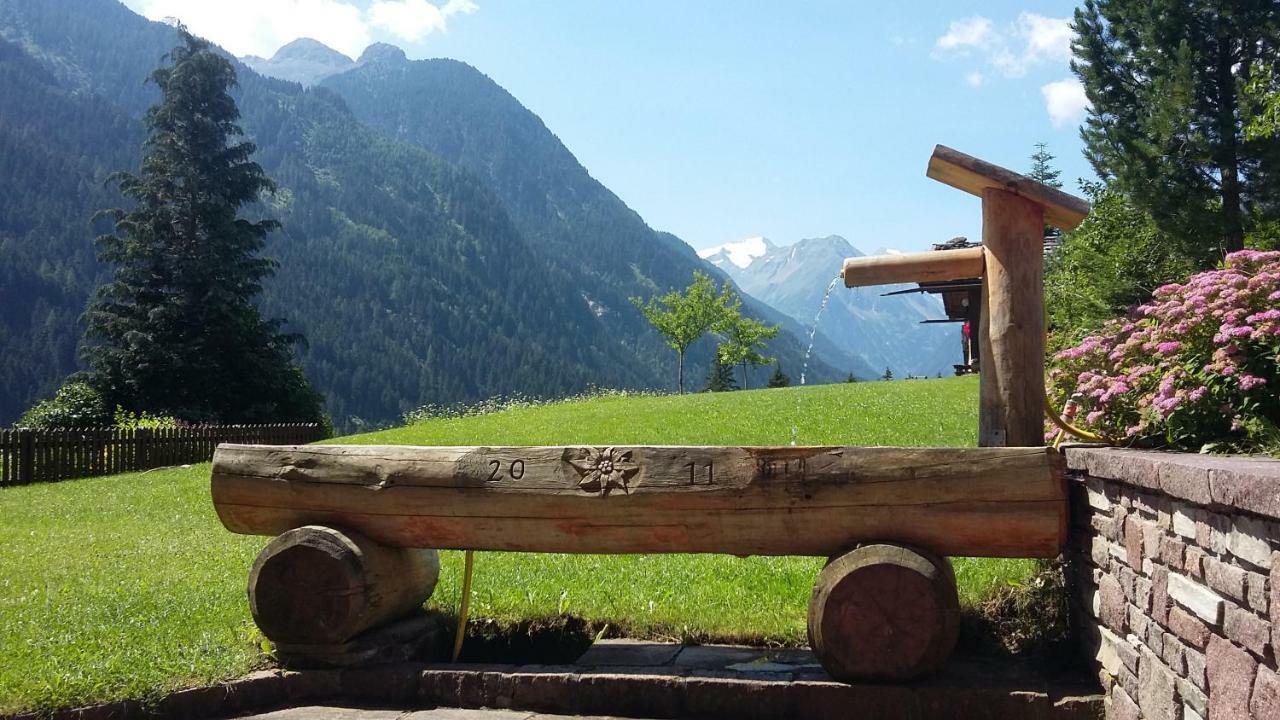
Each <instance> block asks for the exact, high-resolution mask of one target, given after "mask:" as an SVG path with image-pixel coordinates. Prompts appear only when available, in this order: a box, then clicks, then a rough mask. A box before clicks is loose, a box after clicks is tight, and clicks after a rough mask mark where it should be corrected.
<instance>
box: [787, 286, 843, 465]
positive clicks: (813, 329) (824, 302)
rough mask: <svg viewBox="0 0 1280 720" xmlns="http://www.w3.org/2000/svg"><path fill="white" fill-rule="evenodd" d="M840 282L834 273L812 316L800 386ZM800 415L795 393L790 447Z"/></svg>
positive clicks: (797, 395) (794, 442) (796, 436)
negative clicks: (823, 320)
mask: <svg viewBox="0 0 1280 720" xmlns="http://www.w3.org/2000/svg"><path fill="white" fill-rule="evenodd" d="M840 280H841V275H840V273H836V276H835V277H834V278H832V279H831V282H830V283H827V289H826V291H825V292H823V293H822V304H821V305H819V306H818V314H817V315H814V316H813V325H812V326H810V327H809V347H807V348H805V351H804V366H803V367H801V368H800V385H802V386H803V385H804V379H805V375H806V374H807V373H808V372H809V356H810V355H812V354H813V339H814V337H816V336H817V334H818V321H819V320H821V319H822V313H823V311H824V310H826V309H827V303H828V302H829V301H830V300H831V291H832V290H834V289H835V287H836V285H837V284H838V283H839V282H840ZM800 414H801V407H800V394H799V393H796V415H795V420H794V421H792V423H791V444H792V446H794V445H795V444H796V443H797V442H798V441H799V440H800V427H799V425H798V423H799V422H800Z"/></svg>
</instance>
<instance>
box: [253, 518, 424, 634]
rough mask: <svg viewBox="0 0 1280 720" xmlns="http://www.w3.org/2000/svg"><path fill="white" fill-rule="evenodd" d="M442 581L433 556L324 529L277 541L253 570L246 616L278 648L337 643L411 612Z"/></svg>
mask: <svg viewBox="0 0 1280 720" xmlns="http://www.w3.org/2000/svg"><path fill="white" fill-rule="evenodd" d="M439 576H440V559H439V557H437V555H436V551H435V550H421V549H417V548H403V547H388V546H385V545H379V544H377V543H375V542H373V541H372V540H370V539H368V538H367V537H365V536H363V535H361V534H360V533H357V532H353V531H351V530H346V529H343V530H338V529H336V528H332V527H323V526H319V525H305V526H302V527H294V528H292V529H290V530H288V531H287V532H284V533H283V534H281V535H280V536H279V537H277V538H276V539H275V540H272V541H271V543H270V544H268V545H267V546H266V547H265V548H263V550H262V552H261V553H259V554H258V557H257V559H256V560H254V562H253V567H252V568H251V569H250V571H249V611H250V613H251V614H252V615H253V619H254V622H256V623H257V624H258V628H259V629H260V630H262V634H263V635H266V636H267V637H268V638H269V639H271V640H273V641H275V642H277V643H295V644H296V643H305V644H340V643H345V642H347V641H348V640H350V639H351V638H353V637H355V636H357V635H359V634H360V633H361V632H363V631H365V630H367V629H369V628H372V627H374V626H375V625H379V624H381V623H384V622H387V621H390V620H395V619H397V618H400V617H404V616H406V615H409V614H411V613H413V612H414V611H416V610H418V609H419V608H421V607H422V604H423V602H425V601H426V599H427V598H429V597H431V593H432V591H433V590H434V589H435V586H436V581H437V579H439Z"/></svg>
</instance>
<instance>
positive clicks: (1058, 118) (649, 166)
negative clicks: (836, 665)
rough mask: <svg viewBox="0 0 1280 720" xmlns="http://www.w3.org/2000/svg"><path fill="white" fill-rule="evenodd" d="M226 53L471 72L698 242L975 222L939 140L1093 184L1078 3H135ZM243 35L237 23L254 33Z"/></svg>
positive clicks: (949, 233)
mask: <svg viewBox="0 0 1280 720" xmlns="http://www.w3.org/2000/svg"><path fill="white" fill-rule="evenodd" d="M126 4H127V5H129V6H130V7H132V8H134V9H135V10H139V11H141V12H143V13H144V14H146V15H148V16H150V17H153V18H157V19H158V18H160V17H165V16H177V17H179V18H181V19H183V20H184V21H185V22H186V23H187V24H188V25H189V26H190V27H191V29H192V30H193V31H195V32H197V33H199V34H203V35H205V36H207V37H209V38H210V39H212V40H214V41H215V42H218V43H220V44H222V45H223V46H225V47H227V48H228V49H230V50H231V51H233V52H235V53H237V54H246V53H254V54H261V55H270V54H271V53H272V52H274V50H275V49H276V48H277V47H278V46H279V45H281V44H283V43H285V42H288V41H289V40H292V39H295V38H296V37H301V36H308V37H315V38H316V39H319V40H321V41H323V42H326V43H327V44H329V45H331V46H333V47H335V48H337V49H339V50H341V51H343V52H346V53H348V54H351V55H353V56H354V55H358V54H359V51H360V50H361V49H362V48H363V47H364V46H365V45H366V44H368V43H369V42H372V41H386V42H391V43H394V44H396V45H399V46H401V47H403V48H405V50H406V51H407V52H408V54H409V56H410V57H414V58H423V57H450V58H456V59H459V60H463V61H466V62H468V63H471V64H472V65H474V66H476V67H477V68H479V69H480V70H482V71H483V72H485V73H487V74H488V75H489V76H490V77H492V78H493V79H494V80H496V81H497V82H498V83H499V84H501V85H502V86H503V87H505V88H507V89H508V90H509V91H511V93H512V94H514V95H515V96H516V97H517V98H519V99H520V101H521V102H523V103H524V104H525V105H526V106H527V107H529V108H530V109H531V110H533V111H534V112H535V113H537V114H538V115H539V116H541V117H542V119H543V121H545V122H546V124H547V126H548V127H549V128H550V129H551V130H552V131H553V132H554V133H556V135H558V136H559V137H560V139H561V140H562V141H563V142H564V143H565V145H567V146H568V147H569V149H570V150H571V151H572V152H573V153H574V154H575V155H576V156H577V157H578V159H579V160H580V161H581V162H582V164H583V165H585V166H586V167H587V169H588V170H589V171H590V172H591V174H592V175H593V176H595V177H596V178H598V179H599V180H600V181H601V182H603V183H604V184H605V185H607V186H608V187H609V188H610V189H612V190H613V191H614V192H615V193H617V194H618V196H619V197H621V198H622V199H623V201H625V202H626V203H627V204H628V205H630V206H631V207H632V208H633V209H635V210H636V211H637V212H638V213H640V215H641V216H643V217H644V219H645V220H646V221H648V223H649V224H650V225H652V226H653V227H655V228H658V229H661V230H668V231H670V232H673V233H675V234H676V235H679V236H680V237H681V238H683V239H684V240H685V241H687V242H688V243H689V244H691V245H693V246H694V247H695V248H703V247H707V246H709V245H715V244H719V243H722V242H725V241H730V240H735V239H740V238H743V237H747V236H752V235H765V236H767V237H769V238H771V239H772V240H774V241H775V242H779V243H787V242H791V241H794V240H797V239H799V238H803V237H813V236H818V235H827V234H831V233H835V234H840V235H844V236H845V237H847V238H849V240H850V241H852V242H853V243H854V244H855V245H857V246H859V247H861V248H863V249H864V250H868V251H870V250H873V249H875V248H880V247H891V248H898V249H904V250H912V249H923V248H926V247H927V246H928V244H929V243H931V242H938V241H941V240H945V239H948V238H950V237H953V236H955V235H968V236H969V237H973V238H976V237H978V236H979V234H980V224H981V223H980V214H979V201H978V199H977V198H974V197H972V196H969V195H965V194H963V193H961V192H959V191H957V190H953V189H951V188H948V187H945V186H943V185H940V184H938V183H936V182H934V181H932V180H929V179H927V178H926V177H925V176H924V169H925V165H926V162H927V160H928V157H929V153H930V152H931V151H932V148H933V146H934V144H936V143H943V144H946V145H950V146H952V147H955V148H957V149H959V150H962V151H965V152H968V153H970V154H973V155H977V156H979V157H982V158H984V159H986V160H990V161H992V162H995V163H997V164H1001V165H1005V166H1008V167H1011V168H1013V169H1017V170H1025V169H1026V166H1027V165H1028V156H1029V155H1030V154H1031V152H1032V151H1033V149H1034V148H1033V145H1034V143H1036V142H1038V141H1044V142H1048V143H1049V146H1050V150H1051V151H1052V152H1053V153H1054V154H1056V155H1057V156H1058V160H1057V165H1058V166H1059V168H1060V169H1061V170H1062V171H1063V179H1064V180H1065V181H1066V183H1067V189H1068V190H1072V191H1074V189H1075V186H1076V179H1077V178H1079V177H1092V175H1093V174H1092V171H1091V170H1090V168H1089V166H1088V164H1087V162H1085V160H1084V159H1083V158H1082V157H1081V154H1080V149H1081V143H1080V140H1079V137H1078V132H1077V127H1078V124H1079V121H1080V118H1081V114H1082V112H1083V105H1082V102H1083V101H1082V96H1081V93H1080V91H1079V88H1078V85H1077V84H1076V83H1074V81H1073V76H1072V75H1071V72H1070V69H1069V67H1068V57H1067V52H1066V45H1067V42H1068V41H1069V36H1068V31H1067V29H1066V26H1065V24H1064V21H1065V20H1066V19H1068V18H1070V16H1071V12H1072V10H1073V8H1074V3H1070V2H1019V3H1014V2H993V1H987V2H954V1H953V2H899V3H868V2H853V1H850V0H846V1H844V2H806V3H794V4H790V3H778V2H776V1H775V2H767V3H766V2H755V1H751V0H733V1H730V0H715V1H713V0H699V1H697V2H688V1H687V0H686V1H683V2H675V1H666V0H652V1H650V2H644V3H638V2H620V1H617V2H615V1H612V0H609V1H602V0H555V1H554V2H548V1H538V0H448V1H447V2H446V0H437V2H435V3H434V4H433V3H431V2H429V1H428V0H222V2H219V3H208V2H206V1H205V0H127V2H126ZM246 27H247V28H249V29H248V30H246Z"/></svg>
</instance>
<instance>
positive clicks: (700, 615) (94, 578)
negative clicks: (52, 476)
mask: <svg viewBox="0 0 1280 720" xmlns="http://www.w3.org/2000/svg"><path fill="white" fill-rule="evenodd" d="M976 398H977V382H976V380H975V379H974V378H960V379H947V380H918V381H900V382H894V383H858V384H843V385H828V386H817V387H807V388H788V389H783V390H767V391H748V392H737V393H724V394H717V395H705V394H703V395H692V396H684V397H670V396H659V397H648V396H640V397H636V396H632V397H620V396H605V397H599V398H594V399H590V400H584V401H574V402H565V403H554V404H550V405H544V406H540V407H522V408H515V409H510V410H506V411H503V412H498V413H493V414H488V415H479V416H472V417H462V418H449V419H439V420H431V421H427V422H424V423H421V424H417V425H413V426H409V427H402V428H396V429H393V430H386V431H382V432H377V433H370V434H366V435H359V436H353V437H347V438H341V439H339V440H337V441H335V442H345V443H401V444H434V445H448V444H458V445H464V444H465V445H470V444H488V445H497V444H512V445H533V444H554V445H560V444H579V443H581V444H606V443H620V444H642V443H645V444H708V445H723V444H744V445H757V444H759V445H769V444H786V443H788V442H790V440H791V426H792V424H795V425H796V426H797V427H798V430H799V442H800V443H801V444H806V445H808V444H862V445H952V446H971V445H973V444H974V442H975V430H976V424H977V423H976ZM208 475H209V466H208V465H207V464H201V465H195V466H192V467H190V468H175V469H165V470H155V471H151V472H146V473H132V474H127V475H117V476H112V477H105V478H94V479H85V480H74V481H68V482H62V483H57V484H52V485H39V486H31V487H20V488H11V489H6V490H2V491H0V518H3V521H0V568H2V576H0V713H6V712H14V711H19V710H23V709H31V708H50V707H59V706H68V705H77V704H84V703H89V702H96V701H104V700H112V699H119V698H122V697H136V698H148V697H154V696H156V695H159V694H161V693H163V692H165V691H167V690H171V689H174V688H177V687H181V686H187V685H194V684H200V683H207V682H210V681H214V680H218V679H223V678H230V677H234V676H237V675H240V674H243V673H245V672H247V671H248V670H250V669H252V668H254V667H255V666H258V665H260V664H262V663H264V662H265V660H264V658H263V656H262V654H261V651H260V647H259V641H260V638H259V636H258V635H257V633H256V631H255V629H254V627H253V623H252V621H251V619H250V617H249V611H248V605H247V602H246V600H245V594H244V593H245V590H244V588H245V580H246V578H247V576H248V569H249V565H250V563H251V562H252V560H253V557H254V555H255V554H256V553H257V552H258V551H259V550H260V549H261V548H262V547H263V546H264V545H265V544H266V543H267V538H258V537H243V536H238V535H232V534H231V533H229V532H227V531H225V530H224V529H223V528H222V526H221V525H220V524H219V523H218V521H217V519H216V517H215V516H214V513H213V509H212V506H211V504H210V501H209V490H208ZM443 560H444V572H443V575H442V578H441V581H440V585H439V587H438V589H437V591H436V595H435V597H434V598H433V599H432V602H433V603H435V604H436V605H437V606H438V607H440V608H441V609H443V610H445V611H448V612H452V611H453V610H454V609H455V608H456V606H457V602H458V593H459V588H460V587H461V582H460V574H461V554H460V553H443ZM821 562H822V561H821V559H818V558H748V559H738V558H733V557H725V556H680V555H661V556H641V555H636V556H569V555H534V554H510V553H478V554H477V562H476V579H475V589H474V595H473V605H472V607H473V614H474V616H477V617H488V618H494V619H496V620H498V621H500V622H510V621H514V620H518V619H528V618H543V617H548V616H553V615H556V614H559V613H572V614H575V615H579V616H581V617H583V618H586V619H587V620H588V621H590V622H592V623H593V624H594V625H596V626H602V625H604V624H608V626H609V628H610V632H611V634H613V633H618V632H622V633H626V634H630V635H635V636H643V637H660V638H686V639H695V640H702V641H707V640H743V641H754V642H776V643H788V644H792V643H802V642H804V633H805V630H804V623H805V606H806V603H807V601H808V596H809V592H810V590H811V588H812V583H813V579H814V576H815V575H816V573H817V571H818V569H819V567H820V565H821ZM955 565H956V574H957V579H958V581H959V586H960V593H961V601H962V603H965V604H966V605H969V606H972V604H973V603H975V602H976V601H978V600H980V599H981V598H983V597H984V596H985V595H987V594H988V593H990V592H991V591H992V590H993V589H994V588H996V587H998V586H1001V585H1004V584H1006V583H1008V582H1010V581H1017V580H1019V579H1022V578H1024V577H1026V576H1027V575H1028V574H1029V573H1030V572H1031V571H1032V570H1033V568H1034V563H1033V562H1031V561H1022V560H974V559H965V558H960V559H956V560H955Z"/></svg>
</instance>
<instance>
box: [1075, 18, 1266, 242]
mask: <svg viewBox="0 0 1280 720" xmlns="http://www.w3.org/2000/svg"><path fill="white" fill-rule="evenodd" d="M1074 30H1075V32H1076V34H1077V38H1076V40H1075V42H1074V44H1073V50H1074V52H1075V56H1076V59H1075V61H1073V62H1072V69H1073V70H1074V71H1075V73H1076V75H1078V76H1079V78H1080V80H1081V81H1082V82H1083V84H1084V88H1085V93H1086V95H1087V96H1088V99H1089V102H1090V105H1091V108H1090V110H1089V115H1088V118H1087V119H1086V122H1085V127H1084V128H1083V129H1082V130H1081V136H1082V137H1083V139H1084V141H1085V146H1086V154H1087V155H1088V157H1089V160H1090V161H1091V162H1092V164H1093V166H1094V168H1095V169H1096V170H1097V172H1098V174H1099V175H1100V176H1102V177H1103V178H1104V179H1107V180H1114V182H1115V183H1116V184H1118V186H1119V188H1120V190H1121V191H1123V192H1124V193H1125V194H1126V195H1128V196H1129V198H1130V199H1131V200H1132V201H1133V203H1134V204H1135V205H1136V206H1137V207H1138V208H1139V209H1141V210H1143V211H1144V212H1147V213H1149V214H1150V215H1151V217H1152V219H1153V220H1154V221H1155V223H1156V226H1157V227H1158V228H1159V229H1160V230H1161V231H1162V232H1163V233H1166V234H1167V235H1169V236H1170V238H1172V239H1173V240H1175V241H1176V242H1177V243H1178V245H1180V247H1181V250H1182V252H1184V253H1186V254H1187V255H1188V256H1189V257H1192V258H1194V259H1195V260H1196V261H1197V262H1198V263H1199V264H1200V265H1202V266H1207V265H1211V264H1212V263H1213V262H1215V261H1216V260H1217V259H1219V258H1221V256H1222V255H1223V254H1224V253H1230V252H1234V251H1236V250H1240V249H1241V248H1243V247H1244V238H1245V235H1246V233H1248V232H1249V231H1250V230H1251V228H1253V227H1256V226H1258V225H1259V224H1263V223H1268V222H1273V221H1275V220H1277V219H1278V218H1280V183H1277V182H1276V177H1277V175H1276V174H1277V172H1280V136H1275V135H1264V136H1261V137H1248V138H1247V137H1246V136H1245V134H1244V131H1243V128H1244V127H1245V126H1246V124H1247V123H1246V121H1247V120H1248V119H1249V117H1250V116H1251V115H1252V114H1254V112H1255V111H1256V110H1257V109H1258V108H1256V107H1251V105H1253V103H1252V102H1251V101H1250V100H1249V97H1248V96H1242V95H1241V93H1240V89H1241V87H1242V86H1244V85H1246V84H1248V83H1250V82H1251V81H1252V80H1254V79H1255V78H1256V77H1259V76H1260V75H1261V73H1263V72H1267V71H1269V70H1270V69H1272V68H1273V66H1275V65H1276V62H1277V61H1276V47H1277V42H1276V38H1277V37H1280V4H1277V3H1275V2H1273V1H1272V0H1241V1H1239V2H1228V3H1223V2H1218V1H1217V0H1086V2H1085V3H1084V7H1082V8H1080V9H1077V10H1076V13H1075V23H1074Z"/></svg>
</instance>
